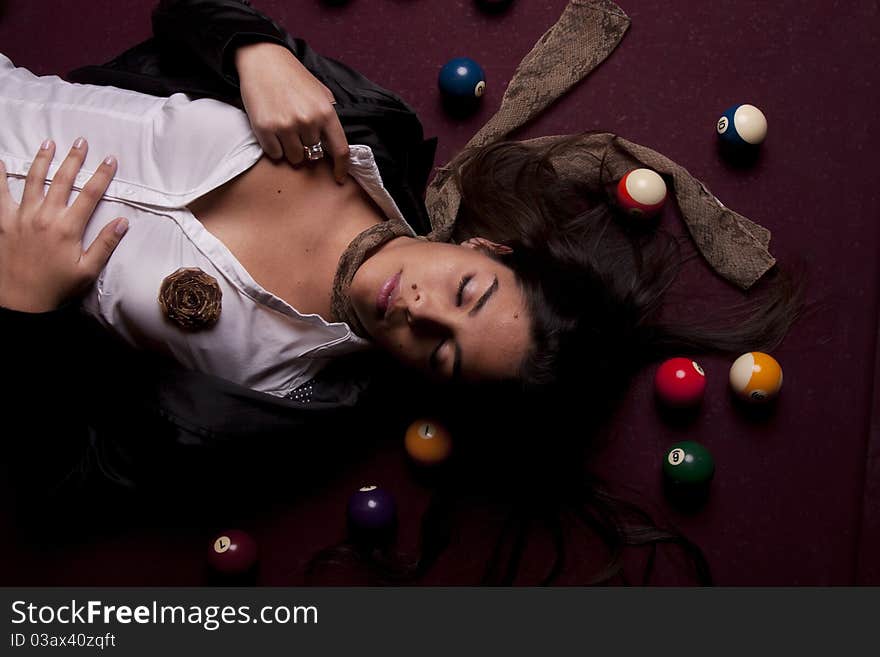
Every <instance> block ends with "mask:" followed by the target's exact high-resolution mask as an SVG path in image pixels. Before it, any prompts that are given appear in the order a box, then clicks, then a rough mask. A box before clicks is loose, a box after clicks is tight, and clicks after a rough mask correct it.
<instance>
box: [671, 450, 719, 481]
mask: <svg viewBox="0 0 880 657" xmlns="http://www.w3.org/2000/svg"><path fill="white" fill-rule="evenodd" d="M663 474H664V475H665V477H666V481H667V483H668V484H671V485H672V486H674V487H678V488H682V487H683V488H694V489H697V488H700V487H702V486H706V485H708V483H709V482H710V481H711V480H712V477H713V476H714V475H715V460H714V459H713V458H712V454H710V453H709V450H708V449H706V448H705V447H703V446H702V445H701V444H700V443H697V442H694V441H693V440H685V441H683V442H680V443H675V444H674V445H673V446H672V447H670V448H669V450H667V452H666V456H665V457H664V458H663Z"/></svg>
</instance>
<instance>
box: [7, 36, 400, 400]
mask: <svg viewBox="0 0 880 657" xmlns="http://www.w3.org/2000/svg"><path fill="white" fill-rule="evenodd" d="M0 117H2V121H0V158H2V159H3V162H4V164H5V165H6V169H7V182H8V184H9V189H10V192H11V194H12V196H13V198H14V199H15V200H16V201H17V202H18V201H19V200H20V199H21V195H22V192H23V190H24V182H25V176H26V174H27V171H28V169H29V168H30V164H31V161H32V160H33V157H34V155H35V154H36V152H37V150H38V148H39V145H40V143H42V141H43V140H44V139H45V138H47V137H49V138H52V139H53V140H54V141H55V144H56V154H55V158H54V161H53V162H52V164H51V166H50V168H49V172H48V174H47V176H46V188H47V189H48V184H49V183H50V182H51V181H52V179H53V178H54V176H55V173H56V172H57V171H58V168H59V167H60V165H61V163H62V162H63V160H64V158H65V157H66V155H67V152H68V150H69V149H70V147H71V145H72V144H73V142H74V140H75V139H76V138H77V137H80V136H82V137H85V138H86V139H87V140H88V142H89V150H88V155H87V157H86V160H85V162H84V164H83V166H82V169H81V170H80V172H79V174H78V175H77V177H76V181H75V183H74V191H73V192H72V194H71V198H70V200H69V204H72V203H73V201H74V199H75V198H76V196H77V195H78V193H79V190H81V189H82V187H83V186H84V185H85V183H86V182H87V181H88V179H89V178H90V177H91V175H92V174H93V173H94V171H95V170H96V169H97V167H98V166H99V165H100V163H101V161H102V160H103V159H104V157H105V156H107V155H109V154H113V155H115V156H116V157H117V160H118V162H119V165H118V169H117V173H116V176H115V177H114V178H113V181H112V182H111V183H110V186H109V187H108V189H107V192H106V193H105V194H104V197H103V199H102V200H101V202H100V203H99V204H98V206H97V208H96V210H95V213H94V215H93V216H92V218H91V219H90V220H89V223H88V225H87V226H86V229H85V233H84V237H83V246H84V247H87V246H88V245H90V244H91V243H92V241H93V240H94V239H95V237H96V236H97V234H98V233H99V232H100V230H101V229H102V228H103V227H104V226H105V225H106V224H107V223H109V222H110V221H112V220H113V219H115V218H116V217H120V216H124V217H126V218H127V219H128V220H129V229H128V232H127V233H126V235H125V236H124V237H123V238H122V241H121V242H120V243H119V245H118V246H117V247H116V250H115V251H114V253H113V254H112V256H111V257H110V260H109V261H108V263H107V266H106V267H105V268H104V270H103V271H102V273H101V275H100V277H99V278H98V280H97V281H96V284H95V285H94V286H92V288H90V290H89V291H88V292H87V294H86V295H85V297H84V298H83V308H84V309H85V310H86V312H88V313H90V314H91V315H93V316H94V317H95V318H97V319H98V321H99V322H101V323H102V324H103V325H104V326H106V327H107V328H108V329H110V330H111V331H112V332H114V333H115V334H117V335H118V336H119V337H121V338H122V339H123V340H125V341H126V342H127V343H129V344H130V345H132V346H133V347H135V348H139V349H151V350H157V351H159V352H161V353H163V354H166V355H168V356H170V357H172V358H173V359H175V360H176V361H178V362H179V363H180V364H182V365H183V366H184V367H187V368H190V369H194V370H198V371H201V372H205V373H208V374H213V375H215V376H218V377H221V378H225V379H229V380H231V381H235V382H236V383H239V384H240V385H243V386H246V387H248V388H251V389H254V390H258V391H261V392H266V393H269V394H272V395H277V396H281V397H283V396H286V395H288V394H289V393H291V392H292V391H293V390H294V389H296V388H298V387H299V386H301V385H303V384H304V383H306V382H307V381H309V380H310V379H311V378H313V377H314V376H315V375H316V374H317V373H318V371H320V369H321V368H322V367H323V366H324V365H326V364H327V362H328V361H329V359H332V358H334V357H337V356H340V355H343V354H346V353H350V352H352V351H356V350H360V349H364V348H366V347H367V346H368V344H369V343H368V342H367V341H365V340H363V339H361V338H359V337H358V336H357V335H355V334H354V333H353V332H352V331H351V329H350V328H349V326H348V325H347V324H344V323H341V322H327V321H326V320H324V319H323V318H322V317H320V316H318V315H314V314H311V315H303V314H301V313H299V312H298V311H297V310H296V309H295V308H293V307H292V306H290V305H289V304H288V303H287V302H285V301H284V300H282V299H280V298H279V297H277V296H275V295H274V294H272V293H271V292H269V291H268V290H265V289H264V288H263V287H262V286H260V285H259V284H258V283H257V282H256V281H255V280H254V279H253V278H252V277H251V276H250V274H248V272H247V270H245V268H244V267H243V266H242V265H241V263H240V262H239V261H238V260H237V259H236V258H235V256H234V255H233V254H232V253H231V252H230V251H229V249H228V248H227V247H226V246H225V245H224V244H223V243H222V242H221V241H220V240H219V239H217V238H216V237H214V235H213V234H211V233H210V232H209V231H208V230H207V229H205V227H204V226H203V225H202V224H201V223H200V222H199V221H198V219H197V218H196V217H195V216H194V215H193V214H192V213H191V212H189V210H187V209H186V207H185V206H186V205H187V204H188V203H190V202H191V201H193V200H195V199H197V198H199V197H200V196H202V195H203V194H205V193H207V192H209V191H211V190H212V189H215V188H216V187H218V186H219V185H222V184H223V183H225V182H226V181H228V180H230V179H232V178H234V177H235V176H237V175H238V174H240V173H241V172H243V171H245V170H246V169H248V168H249V167H251V166H252V165H253V164H255V163H256V162H257V160H259V159H260V157H262V155H263V152H262V148H261V147H260V144H259V142H258V141H257V139H256V137H255V135H254V133H253V131H252V130H251V126H250V123H249V121H248V117H247V115H246V114H245V113H244V112H242V111H241V110H239V109H238V108H236V107H233V106H231V105H227V104H226V103H223V102H220V101H217V100H213V99H209V98H201V99H197V100H191V99H190V98H189V97H188V96H186V95H185V94H182V93H176V94H174V95H172V96H171V97H168V98H165V97H158V96H150V95H147V94H143V93H139V92H136V91H130V90H127V89H119V88H117V87H111V86H97V85H83V84H72V83H68V82H65V81H64V80H62V79H61V78H59V77H58V76H56V75H51V76H35V75H34V74H33V73H31V72H30V71H28V70H27V69H25V68H21V67H16V66H14V64H13V63H12V61H10V59H9V58H8V57H6V56H5V55H3V54H2V53H0ZM349 157H350V160H351V167H350V169H349V172H350V174H351V176H352V177H353V178H354V179H355V180H356V181H357V182H358V183H359V184H360V185H361V186H362V187H363V188H364V190H365V191H366V192H367V193H368V194H369V195H370V197H371V198H372V199H373V200H374V201H375V202H376V204H377V205H378V206H379V207H380V208H381V209H382V211H383V212H384V213H385V215H386V216H387V217H389V218H398V219H404V218H403V216H402V214H401V212H400V209H399V208H398V206H397V204H396V203H395V201H394V199H393V198H392V197H391V195H390V194H389V193H388V191H387V190H386V189H385V187H384V185H383V184H382V178H381V176H380V174H379V169H378V167H377V166H376V162H375V159H374V157H373V153H372V151H371V150H370V148H369V147H368V146H365V145H358V144H352V145H350V147H349ZM415 234H416V233H415V231H413V235H415ZM180 267H199V268H200V269H202V270H204V271H205V272H207V273H208V274H210V275H211V276H213V277H214V278H215V279H216V280H217V282H218V284H219V285H220V288H221V291H222V307H221V312H220V317H219V319H218V321H217V323H216V324H214V325H213V326H212V327H211V328H209V329H203V330H201V331H197V332H189V331H184V330H182V329H180V328H179V327H177V326H176V325H175V324H173V323H171V322H170V321H169V320H168V319H166V318H165V316H164V314H163V313H162V310H161V307H160V306H159V302H158V295H159V289H160V287H161V285H162V281H163V280H164V279H165V277H166V276H168V275H169V274H171V273H173V272H174V271H176V270H177V269H178V268H180Z"/></svg>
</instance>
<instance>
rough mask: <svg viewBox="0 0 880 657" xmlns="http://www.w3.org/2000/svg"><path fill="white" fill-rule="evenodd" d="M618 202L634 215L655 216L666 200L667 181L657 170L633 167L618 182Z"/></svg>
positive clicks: (628, 212)
mask: <svg viewBox="0 0 880 657" xmlns="http://www.w3.org/2000/svg"><path fill="white" fill-rule="evenodd" d="M617 202H618V204H619V205H620V207H621V208H623V209H624V210H625V211H626V212H627V214H629V215H630V216H633V217H653V216H655V215H656V214H657V213H658V212H660V210H661V209H662V208H663V204H664V203H665V202H666V183H665V182H663V178H661V177H660V174H658V173H657V172H656V171H652V170H651V169H633V170H632V171H629V172H627V174H626V175H625V176H624V177H623V178H621V179H620V182H618V183H617Z"/></svg>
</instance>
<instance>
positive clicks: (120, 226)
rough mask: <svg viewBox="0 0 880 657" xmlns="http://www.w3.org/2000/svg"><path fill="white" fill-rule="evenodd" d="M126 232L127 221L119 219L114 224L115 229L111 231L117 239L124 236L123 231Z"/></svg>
mask: <svg viewBox="0 0 880 657" xmlns="http://www.w3.org/2000/svg"><path fill="white" fill-rule="evenodd" d="M127 230H128V219H120V220H119V221H117V222H116V227H115V228H114V229H113V232H114V233H116V236H117V237H122V236H123V235H125V231H127Z"/></svg>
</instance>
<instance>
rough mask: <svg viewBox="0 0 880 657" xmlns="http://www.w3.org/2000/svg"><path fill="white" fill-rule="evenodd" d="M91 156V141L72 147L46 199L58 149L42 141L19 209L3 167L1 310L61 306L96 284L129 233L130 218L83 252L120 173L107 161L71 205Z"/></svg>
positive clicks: (104, 232)
mask: <svg viewBox="0 0 880 657" xmlns="http://www.w3.org/2000/svg"><path fill="white" fill-rule="evenodd" d="M87 151H88V144H87V143H86V141H85V139H77V140H76V142H74V146H73V148H71V150H70V153H69V154H68V156H67V157H66V158H65V159H64V162H63V163H62V164H61V167H60V168H59V169H58V172H57V173H56V174H55V178H54V180H52V184H51V185H50V186H49V191H48V193H47V194H46V195H45V197H44V195H43V187H44V184H45V180H46V173H47V172H48V171H49V164H50V163H51V162H52V158H53V156H54V155H55V144H54V143H53V142H52V141H51V140H46V141H45V142H43V146H41V147H40V150H39V151H38V152H37V156H36V157H35V158H34V162H33V164H31V168H30V169H29V170H28V173H27V178H26V180H25V185H24V192H23V193H22V197H21V204H20V205H19V204H17V203H16V202H15V201H14V200H13V198H12V195H11V194H10V193H9V186H8V184H7V182H6V167H5V166H4V165H3V162H0V306H4V307H6V308H9V309H10V310H19V311H24V312H31V313H37V312H47V311H49V310H54V309H56V308H58V307H59V306H61V305H62V304H63V303H64V302H65V301H67V300H69V299H71V298H73V297H75V296H78V295H79V294H80V293H81V292H83V291H84V290H85V289H86V288H88V286H89V285H91V284H92V283H93V282H94V281H95V279H96V278H97V277H98V274H100V273H101V270H102V269H104V266H105V265H106V264H107V260H109V258H110V254H111V253H113V250H114V249H115V248H116V245H117V244H119V241H120V240H121V239H122V236H123V235H124V234H125V231H126V229H127V228H128V221H127V220H126V219H118V220H115V221H111V222H110V223H108V224H107V225H106V226H104V228H103V230H101V232H100V233H99V234H98V236H97V237H96V238H95V241H94V242H92V244H91V246H89V248H88V250H87V251H86V252H85V253H83V248H82V238H83V232H84V231H85V227H86V224H87V223H88V221H89V218H90V217H91V216H92V213H93V212H94V211H95V207H96V206H97V205H98V202H99V201H100V200H101V197H102V196H103V194H104V192H105V191H107V186H108V185H109V184H110V180H111V179H112V178H113V176H114V174H115V173H116V159H115V158H112V157H108V158H107V159H106V160H104V163H103V164H101V166H100V167H99V168H98V170H97V171H96V172H95V174H94V175H93V176H92V177H91V178H90V179H89V181H88V182H87V183H86V185H85V187H83V189H82V191H81V192H80V194H79V196H78V197H77V198H76V200H75V201H74V202H73V205H71V206H70V207H67V201H68V199H69V198H70V192H71V190H72V188H73V182H74V179H75V178H76V174H77V172H78V171H79V170H80V167H82V164H83V161H85V158H86V152H87Z"/></svg>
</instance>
